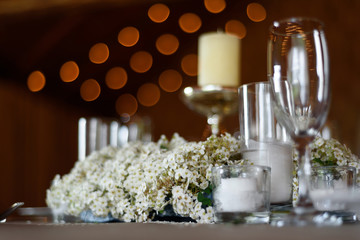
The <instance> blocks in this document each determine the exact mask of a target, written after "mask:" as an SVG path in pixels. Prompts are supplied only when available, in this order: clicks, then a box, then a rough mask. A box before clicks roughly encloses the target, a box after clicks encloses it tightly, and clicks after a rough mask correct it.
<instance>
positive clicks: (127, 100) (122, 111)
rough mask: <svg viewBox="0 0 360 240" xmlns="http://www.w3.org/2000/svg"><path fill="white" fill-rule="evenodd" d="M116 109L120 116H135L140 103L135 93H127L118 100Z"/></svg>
mask: <svg viewBox="0 0 360 240" xmlns="http://www.w3.org/2000/svg"><path fill="white" fill-rule="evenodd" d="M115 109H116V112H117V113H118V114H119V115H120V116H124V115H129V116H133V115H134V114H135V113H136V111H137V109H138V103H137V100H136V98H135V97H134V96H133V95H131V94H129V93H125V94H123V95H121V96H120V97H118V99H117V100H116V103H115Z"/></svg>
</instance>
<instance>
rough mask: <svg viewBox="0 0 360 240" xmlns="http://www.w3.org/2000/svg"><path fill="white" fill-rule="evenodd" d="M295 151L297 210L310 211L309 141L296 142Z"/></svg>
mask: <svg viewBox="0 0 360 240" xmlns="http://www.w3.org/2000/svg"><path fill="white" fill-rule="evenodd" d="M297 142H298V144H296V150H297V152H298V164H299V165H298V172H297V174H298V179H299V197H298V203H297V208H298V209H299V210H300V209H302V210H301V211H302V212H303V211H306V210H310V209H311V210H312V209H313V204H312V200H311V198H310V179H311V162H310V158H311V152H310V151H311V150H310V147H309V144H310V143H311V140H310V139H301V140H300V141H297Z"/></svg>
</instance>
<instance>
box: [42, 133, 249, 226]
mask: <svg viewBox="0 0 360 240" xmlns="http://www.w3.org/2000/svg"><path fill="white" fill-rule="evenodd" d="M240 145H241V144H240V141H239V140H236V139H235V138H234V137H232V136H231V135H230V134H225V135H223V136H221V137H215V136H211V137H209V138H208V139H207V140H206V141H203V142H187V141H185V140H184V139H183V138H181V137H180V136H179V135H178V134H175V135H174V136H173V137H172V139H171V140H170V141H169V140H167V139H166V138H165V137H161V138H160V140H159V141H158V142H150V143H142V142H131V143H128V144H127V145H125V146H124V147H122V148H113V147H107V148H104V149H102V150H101V151H98V152H94V153H92V154H91V155H90V156H88V157H87V158H86V159H85V160H83V161H78V162H76V164H75V166H74V168H73V169H72V170H71V172H70V173H69V174H67V175H64V176H63V177H62V178H61V177H60V176H58V175H57V176H56V177H55V179H54V181H53V183H52V186H51V187H50V189H48V190H47V199H46V201H47V204H48V206H49V207H51V208H53V209H65V213H66V214H70V215H74V216H79V215H80V213H81V212H83V211H87V210H91V211H92V213H93V214H94V215H95V216H106V215H108V213H111V215H112V216H113V217H114V218H117V219H119V220H123V221H126V222H130V221H137V222H145V221H150V220H151V219H152V217H153V214H152V213H161V212H162V211H163V210H164V208H165V207H166V206H167V205H171V206H172V208H173V210H174V212H175V213H176V214H178V215H180V216H184V217H191V218H192V219H194V220H195V221H197V222H198V223H209V222H213V218H214V216H213V215H214V213H213V209H212V207H211V206H209V205H204V204H203V202H200V201H199V200H198V194H199V193H202V192H204V190H206V189H207V188H208V187H209V184H210V180H211V179H210V178H211V176H210V175H211V168H212V167H213V166H219V165H224V164H229V165H230V164H243V161H242V160H238V161H231V160H229V157H230V155H231V154H232V153H235V152H238V151H239V150H240Z"/></svg>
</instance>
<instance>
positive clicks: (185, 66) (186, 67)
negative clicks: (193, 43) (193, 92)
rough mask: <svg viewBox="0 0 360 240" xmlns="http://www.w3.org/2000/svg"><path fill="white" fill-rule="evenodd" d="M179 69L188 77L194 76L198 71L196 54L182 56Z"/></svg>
mask: <svg viewBox="0 0 360 240" xmlns="http://www.w3.org/2000/svg"><path fill="white" fill-rule="evenodd" d="M181 69H182V70H183V72H184V73H185V74H186V75H188V76H191V77H194V76H196V75H197V70H198V56H197V55H196V54H188V55H186V56H184V57H183V58H182V60H181Z"/></svg>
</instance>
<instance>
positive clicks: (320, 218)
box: [271, 207, 343, 227]
mask: <svg viewBox="0 0 360 240" xmlns="http://www.w3.org/2000/svg"><path fill="white" fill-rule="evenodd" d="M342 224H343V218H342V217H341V216H338V215H336V214H330V213H329V212H319V211H316V210H315V209H313V208H307V209H304V208H299V207H295V208H294V209H293V210H292V211H291V212H290V213H289V214H283V215H281V214H278V215H276V216H275V217H274V216H272V218H271V225H272V226H276V227H284V226H298V227H304V226H340V225H342Z"/></svg>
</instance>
